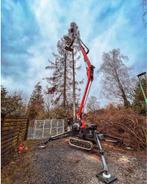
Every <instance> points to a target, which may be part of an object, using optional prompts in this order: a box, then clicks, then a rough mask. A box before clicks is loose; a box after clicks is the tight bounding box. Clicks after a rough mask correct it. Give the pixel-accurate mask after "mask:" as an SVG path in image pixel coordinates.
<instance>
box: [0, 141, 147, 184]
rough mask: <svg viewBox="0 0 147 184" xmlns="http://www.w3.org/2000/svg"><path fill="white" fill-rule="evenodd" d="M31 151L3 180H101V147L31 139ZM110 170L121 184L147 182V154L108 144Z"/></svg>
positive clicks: (31, 183) (78, 183)
mask: <svg viewBox="0 0 147 184" xmlns="http://www.w3.org/2000/svg"><path fill="white" fill-rule="evenodd" d="M28 147H29V148H30V147H31V149H29V151H28V152H27V153H25V154H24V155H22V157H20V158H19V159H17V160H16V161H15V162H11V163H10V164H9V165H8V166H7V167H5V168H4V169H3V170H2V184H20V183H21V184H41V183H44V184H45V183H46V184H101V182H100V181H98V179H97V178H96V176H95V175H96V174H97V173H98V172H99V171H101V161H100V158H99V157H98V156H97V150H93V151H91V152H87V151H82V150H78V149H74V148H72V147H70V146H69V145H68V143H67V139H64V140H58V141H55V142H51V143H49V144H48V146H47V147H46V149H43V150H40V149H38V147H37V143H34V142H29V144H28ZM104 148H105V150H106V157H107V160H108V163H109V168H110V171H111V173H112V174H113V175H115V176H116V177H117V178H118V181H117V182H116V183H117V184H132V183H135V184H145V183H146V181H147V180H146V164H145V163H146V158H145V154H144V153H143V152H135V153H134V152H132V151H126V150H122V149H120V148H118V149H117V147H114V146H108V145H107V144H104Z"/></svg>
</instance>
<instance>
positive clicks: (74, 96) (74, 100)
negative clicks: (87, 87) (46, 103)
mask: <svg viewBox="0 0 147 184" xmlns="http://www.w3.org/2000/svg"><path fill="white" fill-rule="evenodd" d="M72 62H73V65H72V69H73V119H74V120H75V118H76V104H75V103H76V93H75V62H74V51H72Z"/></svg>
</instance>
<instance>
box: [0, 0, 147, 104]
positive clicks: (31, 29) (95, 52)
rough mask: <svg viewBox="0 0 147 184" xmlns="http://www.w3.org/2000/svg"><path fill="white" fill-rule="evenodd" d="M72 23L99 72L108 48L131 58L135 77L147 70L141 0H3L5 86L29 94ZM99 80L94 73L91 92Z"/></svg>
mask: <svg viewBox="0 0 147 184" xmlns="http://www.w3.org/2000/svg"><path fill="white" fill-rule="evenodd" d="M73 21H74V22H76V23H77V24H78V26H79V30H80V34H81V37H82V39H83V41H84V42H85V43H86V44H87V45H88V47H89V48H90V54H89V57H90V59H91V62H92V64H93V65H95V67H96V70H97V69H98V68H99V67H100V64H101V63H102V59H101V58H102V54H103V52H107V51H110V50H111V49H113V48H120V49H121V52H122V54H123V55H126V56H128V57H129V61H127V63H126V65H127V66H132V67H133V75H134V77H135V75H136V74H138V73H139V72H143V71H144V70H145V69H146V68H147V62H146V58H147V35H146V32H145V27H144V24H143V6H142V0H129V1H128V0H3V1H2V84H3V85H4V86H5V87H6V88H7V89H8V90H22V91H24V94H26V95H27V96H29V95H30V94H31V92H32V90H33V87H34V85H35V84H36V82H38V81H42V78H44V77H47V76H48V75H49V73H48V72H49V71H47V70H45V66H47V64H48V58H49V59H51V58H52V52H56V43H57V41H58V40H59V39H60V38H61V37H62V36H63V35H64V34H66V33H67V29H68V27H69V24H70V22H73ZM82 70H83V71H81V72H82V73H83V72H85V68H84V67H83V68H82ZM85 78H86V72H85ZM100 80H101V79H100V78H99V77H98V75H97V74H95V81H94V84H93V89H92V91H91V95H95V96H97V98H100V96H101V95H100V88H101V85H100ZM98 101H101V102H102V103H103V102H104V99H103V100H102V99H101V100H98Z"/></svg>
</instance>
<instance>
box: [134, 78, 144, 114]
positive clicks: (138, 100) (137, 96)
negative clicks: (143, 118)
mask: <svg viewBox="0 0 147 184" xmlns="http://www.w3.org/2000/svg"><path fill="white" fill-rule="evenodd" d="M141 83H142V87H143V89H144V92H145V94H146V96H147V90H146V89H147V88H146V86H147V81H146V79H142V80H141ZM132 107H133V109H134V110H135V111H137V112H138V113H140V114H144V115H145V113H146V105H145V102H144V97H143V94H142V91H141V89H140V84H139V82H137V83H136V87H135V90H134V95H133V103H132Z"/></svg>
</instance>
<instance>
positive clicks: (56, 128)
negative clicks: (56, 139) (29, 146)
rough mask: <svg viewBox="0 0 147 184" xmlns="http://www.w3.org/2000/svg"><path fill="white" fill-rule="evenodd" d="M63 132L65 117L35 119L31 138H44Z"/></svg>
mask: <svg viewBox="0 0 147 184" xmlns="http://www.w3.org/2000/svg"><path fill="white" fill-rule="evenodd" d="M61 133H64V119H46V120H35V121H34V127H33V131H32V136H30V135H29V139H44V138H47V137H49V136H54V135H58V134H61Z"/></svg>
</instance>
